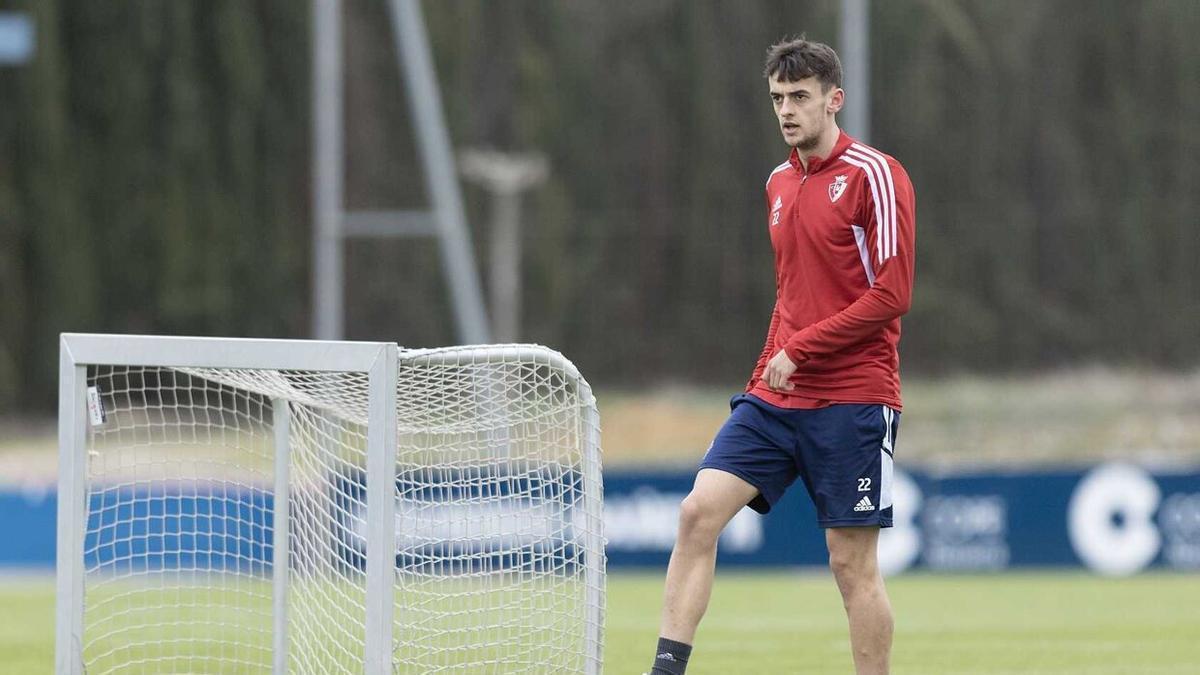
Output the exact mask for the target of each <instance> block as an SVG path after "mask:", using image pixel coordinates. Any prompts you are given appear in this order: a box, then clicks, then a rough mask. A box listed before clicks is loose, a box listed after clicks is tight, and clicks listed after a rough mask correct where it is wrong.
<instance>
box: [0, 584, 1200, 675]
mask: <svg viewBox="0 0 1200 675" xmlns="http://www.w3.org/2000/svg"><path fill="white" fill-rule="evenodd" d="M888 586H889V590H890V592H891V596H892V603H893V605H894V609H895V614H896V645H895V650H894V653H893V672H894V673H897V674H911V675H938V674H942V673H946V674H951V673H953V674H954V675H968V674H978V675H985V674H986V675H1001V674H1005V675H1008V674H1011V675H1017V674H1021V675H1037V674H1041V673H1054V674H1059V673H1078V674H1085V673H1086V674H1093V673H1094V674H1097V675H1102V674H1113V675H1115V674H1119V673H1122V674H1123V673H1128V674H1130V675H1134V674H1136V675H1167V674H1178V675H1184V674H1189V675H1190V674H1195V673H1200V576H1195V575H1175V574H1152V575H1144V576H1138V577H1133V578H1129V579H1102V578H1098V577H1094V576H1090V575H1085V574H1078V573H1014V574H1005V575H995V576H992V575H980V576H933V575H921V574H916V575H908V576H901V577H897V578H894V579H891V580H889V582H888ZM661 592H662V576H661V573H652V574H649V573H648V574H628V573H614V574H611V575H610V576H609V592H608V627H607V649H606V660H605V671H606V672H608V673H619V674H622V675H624V674H627V673H641V672H642V671H643V670H644V669H645V668H646V667H647V666H648V665H649V658H650V657H651V656H652V651H653V648H654V640H655V634H656V628H657V623H658V610H659V603H660V601H661ZM53 629H54V588H53V581H52V579H50V578H48V577H39V578H9V579H3V580H0V664H3V665H2V666H0V671H3V672H6V673H7V672H12V673H45V672H51V670H52V663H53V654H54V635H53V633H54V630H53ZM851 672H853V669H852V668H851V666H850V656H849V642H848V638H847V633H846V627H845V619H844V617H843V614H842V608H841V601H840V598H839V597H838V595H837V591H836V590H835V589H834V586H833V582H832V580H830V579H829V578H828V576H827V575H824V574H807V573H803V574H802V573H796V572H786V571H783V572H772V573H769V574H764V573H756V574H748V573H728V572H722V571H719V572H718V576H717V584H716V587H715V589H714V593H713V599H712V602H711V604H710V606H709V613H708V616H707V617H706V618H705V620H704V623H703V624H702V625H701V628H700V633H699V635H698V637H697V645H696V651H695V652H694V654H693V659H692V664H691V666H690V667H689V669H688V673H689V674H690V675H705V674H708V675H718V674H721V675H736V674H740V673H814V674H816V673H820V674H822V675H827V674H838V673H851Z"/></svg>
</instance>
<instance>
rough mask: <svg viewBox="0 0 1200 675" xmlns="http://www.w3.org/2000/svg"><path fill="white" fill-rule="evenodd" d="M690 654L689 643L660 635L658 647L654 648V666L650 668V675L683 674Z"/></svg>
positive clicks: (690, 647)
mask: <svg viewBox="0 0 1200 675" xmlns="http://www.w3.org/2000/svg"><path fill="white" fill-rule="evenodd" d="M691 655H692V646H691V645H685V644H683V643H682V642H676V641H674V640H668V639H667V638H665V637H660V638H658V648H657V649H655V650H654V667H653V668H651V669H650V675H683V673H684V671H686V670H687V662H688V657H690V656H691Z"/></svg>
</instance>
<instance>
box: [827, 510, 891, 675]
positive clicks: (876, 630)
mask: <svg viewBox="0 0 1200 675" xmlns="http://www.w3.org/2000/svg"><path fill="white" fill-rule="evenodd" d="M825 543H826V544H828V545H829V567H830V568H831V569H832V570H833V576H834V578H835V579H837V585H838V590H840V591H841V592H842V603H843V604H845V606H846V617H847V618H848V619H849V620H850V649H851V651H853V652H854V670H855V672H856V673H858V675H887V673H888V662H889V659H890V656H891V652H892V626H893V622H892V605H891V603H890V602H889V601H888V596H887V590H886V589H885V588H884V587H883V577H882V576H881V575H880V573H879V561H878V558H877V557H876V556H877V553H876V549H877V545H878V543H879V528H877V527H843V528H830V529H828V530H826V531H825Z"/></svg>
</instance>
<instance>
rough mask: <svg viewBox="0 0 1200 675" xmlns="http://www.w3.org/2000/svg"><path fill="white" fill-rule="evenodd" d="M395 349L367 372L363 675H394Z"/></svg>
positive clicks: (386, 349) (397, 357)
mask: <svg viewBox="0 0 1200 675" xmlns="http://www.w3.org/2000/svg"><path fill="white" fill-rule="evenodd" d="M399 366H400V354H399V349H398V348H397V347H396V345H395V344H385V345H384V346H383V348H382V349H380V350H379V356H378V357H376V360H375V364H374V365H373V366H371V373H370V379H369V385H368V386H369V387H370V398H369V399H368V403H367V409H368V418H367V550H366V558H367V560H366V563H367V626H366V628H367V635H366V640H365V642H366V644H365V645H363V647H364V649H365V650H366V653H365V654H364V658H363V672H364V673H365V674H366V675H391V673H392V628H393V622H392V614H393V603H395V597H396V591H395V584H394V582H395V579H396V441H397V429H396V373H397V370H398V368H399Z"/></svg>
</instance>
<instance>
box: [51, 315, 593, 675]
mask: <svg viewBox="0 0 1200 675" xmlns="http://www.w3.org/2000/svg"><path fill="white" fill-rule="evenodd" d="M59 448H60V450H59V454H60V466H59V505H58V551H57V600H56V603H57V605H56V612H57V620H56V655H55V662H56V672H58V673H72V674H74V673H83V672H88V673H101V672H127V671H129V670H135V671H137V672H145V671H152V672H181V671H189V672H218V671H219V672H266V671H273V672H276V673H279V672H289V671H290V672H315V673H316V672H320V673H323V672H366V673H391V672H414V673H416V672H421V673H426V672H430V673H431V672H497V673H501V672H579V673H599V672H601V668H602V665H601V658H602V648H603V617H604V583H605V578H604V575H605V570H604V567H605V565H604V551H603V533H602V524H601V508H602V477H601V466H600V447H599V418H598V413H597V411H596V406H595V399H594V397H593V395H592V392H591V389H590V387H589V386H588V384H587V382H586V380H584V379H583V377H581V376H580V374H579V372H578V371H577V370H576V369H575V367H574V366H573V365H572V364H571V363H570V361H568V360H567V359H566V358H565V357H563V356H562V355H561V354H558V353H557V352H554V351H552V350H550V349H547V348H544V347H539V346H533V345H498V346H471V347H450V348H443V349H421V350H406V349H400V348H399V347H397V345H396V344H394V343H373V342H326V341H307V340H253V339H226V338H183V337H155V336H132V335H84V334H63V335H62V336H61V340H60V382H59Z"/></svg>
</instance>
